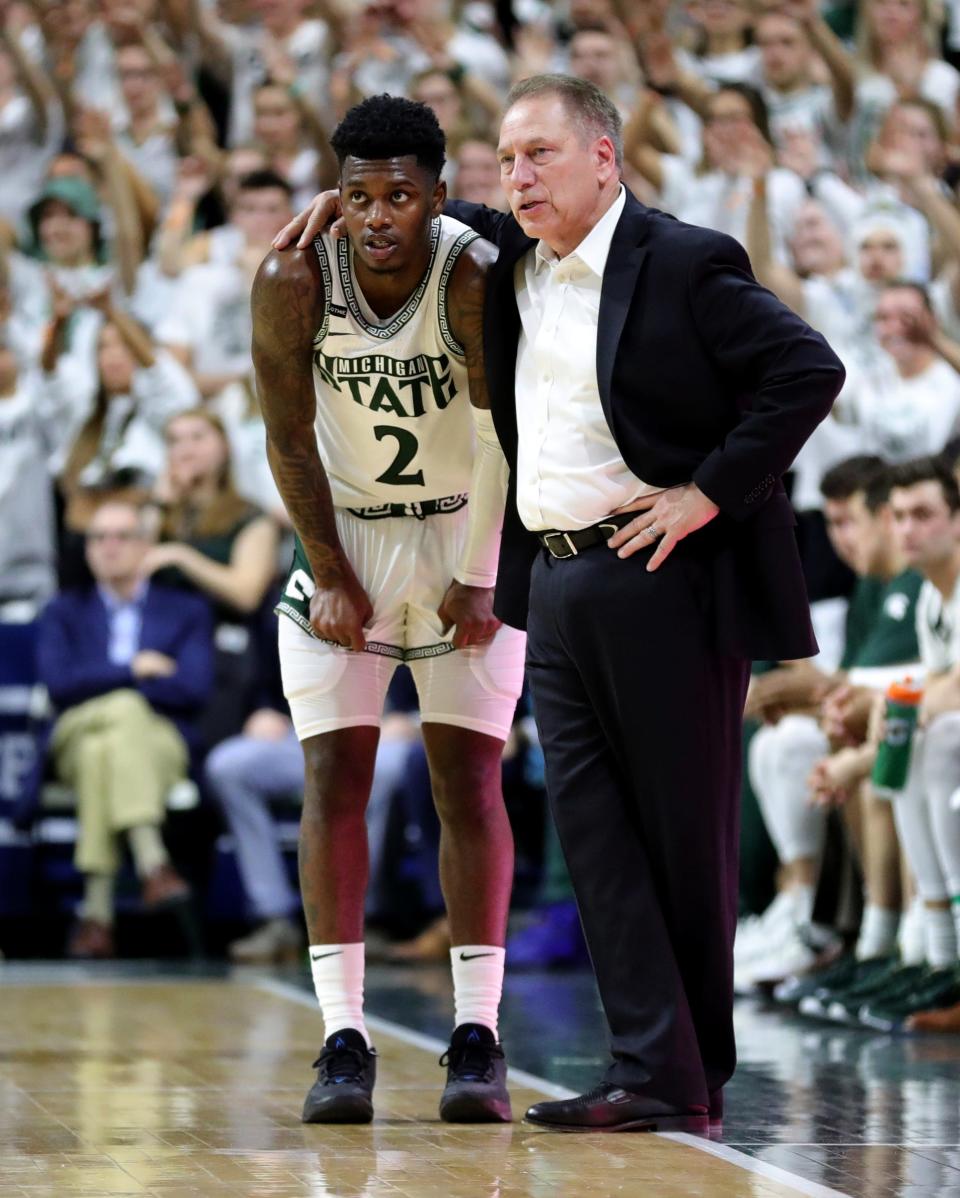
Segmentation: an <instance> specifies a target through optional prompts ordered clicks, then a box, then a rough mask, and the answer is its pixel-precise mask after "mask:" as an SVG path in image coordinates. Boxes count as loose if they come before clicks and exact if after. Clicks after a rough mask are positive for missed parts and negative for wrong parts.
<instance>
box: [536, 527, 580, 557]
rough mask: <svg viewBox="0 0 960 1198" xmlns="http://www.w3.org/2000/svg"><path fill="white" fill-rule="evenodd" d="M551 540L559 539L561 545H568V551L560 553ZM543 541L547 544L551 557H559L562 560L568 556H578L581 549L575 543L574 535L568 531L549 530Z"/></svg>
mask: <svg viewBox="0 0 960 1198" xmlns="http://www.w3.org/2000/svg"><path fill="white" fill-rule="evenodd" d="M551 541H559V542H560V544H561V545H564V546H565V547H566V550H567V552H566V553H560V552H559V551H558V550H556V549H554V547H553V545H552V544H551ZM543 543H544V545H545V546H546V549H547V552H548V553H549V554H550V556H551V557H556V558H559V559H560V560H561V561H563V560H565V559H566V558H568V557H576V556H577V554H578V553H579V552H580V550H579V549H578V548H577V547H576V545H574V543H573V537H571V536H570V534H569V533H568V532H548V533H544V535H543Z"/></svg>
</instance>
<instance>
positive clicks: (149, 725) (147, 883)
mask: <svg viewBox="0 0 960 1198" xmlns="http://www.w3.org/2000/svg"><path fill="white" fill-rule="evenodd" d="M150 544H151V538H150V536H149V534H148V533H147V531H146V528H145V526H144V522H143V515H142V512H141V511H139V510H138V509H137V508H136V507H135V506H133V505H132V504H128V503H117V502H110V503H106V504H104V505H103V506H102V507H101V508H100V509H99V510H98V511H97V512H96V514H95V515H94V517H93V519H92V521H91V523H90V527H89V530H88V532H87V545H86V556H87V563H88V565H89V567H90V572H91V574H92V575H93V585H92V586H91V587H89V588H88V589H85V590H79V589H78V590H73V591H64V592H63V593H61V594H60V595H58V596H57V597H56V598H55V599H53V601H52V602H51V603H50V605H49V606H48V607H47V609H46V610H45V611H44V613H43V616H42V617H41V621H40V633H39V644H38V663H39V672H40V680H41V681H42V682H43V683H44V685H45V686H46V687H47V689H48V691H49V693H50V699H51V702H52V704H53V706H54V708H55V710H56V712H57V717H58V718H57V720H56V723H55V724H54V727H53V731H52V733H51V737H50V745H49V750H50V756H51V759H52V762H53V765H54V769H55V772H56V775H57V777H58V778H59V779H61V780H62V781H64V782H66V783H68V784H69V785H70V786H71V787H72V788H73V789H74V791H75V792H76V801H77V822H78V825H79V831H78V836H77V845H76V854H75V862H76V866H77V869H78V870H79V871H80V872H81V873H82V874H83V876H84V897H83V902H82V904H81V906H80V909H79V911H78V921H77V924H76V926H75V928H74V930H73V933H72V935H71V939H70V944H69V946H68V953H69V955H70V956H72V957H111V956H113V955H114V944H113V887H114V878H115V876H116V873H117V870H118V869H119V866H120V862H121V860H122V853H123V848H124V845H125V844H126V845H128V846H129V848H130V852H131V855H132V857H133V862H134V866H135V868H136V871H137V875H138V877H139V878H140V880H141V883H142V887H143V901H144V903H145V905H147V906H148V907H159V906H163V905H166V904H169V903H175V902H178V901H183V900H184V899H185V898H186V897H187V895H188V888H187V884H186V883H185V882H184V880H183V879H182V878H181V877H180V876H179V875H178V874H177V873H176V871H175V870H174V868H173V866H172V865H171V864H170V860H169V857H168V855H167V851H166V848H165V847H164V843H163V838H162V836H161V831H160V829H161V825H162V823H163V819H164V814H165V806H166V796H167V794H168V792H169V791H170V789H171V787H173V786H174V785H175V784H176V783H177V782H181V781H183V780H184V779H185V778H186V776H187V772H188V769H189V762H190V753H191V750H193V749H195V748H196V747H197V743H196V742H197V736H196V732H195V729H194V727H193V721H194V720H195V718H196V716H197V715H198V714H199V711H200V708H201V707H202V706H203V703H204V702H205V700H206V698H207V695H208V693H209V691H210V687H211V684H212V680H213V655H212V642H211V623H210V613H209V610H208V608H207V605H206V602H205V600H203V599H201V598H200V597H199V596H194V595H187V594H184V593H183V592H181V591H170V590H167V589H165V588H164V587H161V586H158V585H156V584H155V583H153V582H151V581H149V580H148V579H145V578H143V576H142V574H141V564H142V562H143V559H144V556H145V554H146V552H147V550H148V549H149V548H150Z"/></svg>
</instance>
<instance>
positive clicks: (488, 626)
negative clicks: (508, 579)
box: [437, 580, 500, 649]
mask: <svg viewBox="0 0 960 1198" xmlns="http://www.w3.org/2000/svg"><path fill="white" fill-rule="evenodd" d="M437 615H438V616H439V617H440V620H441V622H442V626H443V631H444V632H445V633H446V632H447V631H448V630H449V629H450V628H456V631H455V632H454V634H453V647H454V648H455V649H463V648H465V647H466V646H467V645H482V644H483V643H484V641H489V640H490V638H491V637H492V636H493V634H494V633H495V632H496V631H497V629H498V628H499V627H500V621H499V620H498V619H497V617H496V616H495V615H494V614H493V587H469V586H467V585H466V584H465V583H462V582H457V581H456V580H454V581H453V582H451V583H450V585H449V586H448V587H447V593H446V594H445V595H444V597H443V602H442V603H441V604H440V606H439V607H438V608H437Z"/></svg>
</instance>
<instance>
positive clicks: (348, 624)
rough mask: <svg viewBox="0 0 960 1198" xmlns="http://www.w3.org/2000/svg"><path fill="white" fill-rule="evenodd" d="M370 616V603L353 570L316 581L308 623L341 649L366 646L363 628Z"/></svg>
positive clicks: (371, 606) (371, 611) (359, 648)
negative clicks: (333, 579) (338, 577)
mask: <svg viewBox="0 0 960 1198" xmlns="http://www.w3.org/2000/svg"><path fill="white" fill-rule="evenodd" d="M372 616H373V604H372V603H371V602H370V600H369V598H368V597H367V593H366V591H364V589H363V587H362V586H361V585H360V583H359V581H358V579H357V577H356V575H355V574H354V573H353V571H350V573H349V574H347V575H345V576H344V577H343V578H342V579H341V580H339V581H337V582H331V583H327V584H326V585H324V586H321V585H320V584H319V583H318V584H317V589H316V590H315V591H314V592H313V595H312V596H311V598H310V627H311V628H312V629H313V631H314V632H315V633H316V634H317V636H318V637H320V639H321V640H323V641H333V642H334V643H335V644H337V645H342V646H343V648H344V649H356V650H359V651H362V650H363V649H364V648H366V644H367V641H366V638H365V637H364V635H363V629H364V626H365V625H366V624H367V623H369V621H370V619H371V618H372Z"/></svg>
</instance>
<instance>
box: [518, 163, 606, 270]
mask: <svg viewBox="0 0 960 1198" xmlns="http://www.w3.org/2000/svg"><path fill="white" fill-rule="evenodd" d="M626 203H627V193H626V190H625V189H624V186H623V184H622V183H621V184H620V192H619V194H618V195H617V198H616V199H615V200H614V201H613V203H612V204H611V205H610V207H609V208H608V209H607V210H606V212H605V213H604V214H603V216H601V217H600V219H599V220H598V221H597V223H596V224H595V225H594V226H593V228H592V229H591V230H590V232H589V233H588V234H587V235H586V237H584V239H583V241H581V242H580V244H579V245H578V246H577V248H576V249H575V250H571V251H570V253H569V254H567V256H566V257H565V258H558V257H557V255H556V254H555V253H554V252H553V250H552V249H551V248H550V247H549V246H548V245H547V243H546V242H545V241H538V242H537V244H536V248H535V250H534V256H535V260H536V266H535V269H536V270H537V272H539V271H541V270H543V269H544V268H545V267H548V266H549V267H553V266H557V265H559V263H561V262H569V261H570V259H571V258H576V259H578V260H579V261H580V262H582V263H583V264H584V266H586V267H587V269H588V270H590V271H592V272H593V273H594V274H595V275H596V276H597V278H602V277H603V272H604V269H605V268H606V265H607V257H608V255H609V253H610V243H611V242H612V241H613V234H614V230H615V229H616V227H617V222H618V221H619V220H620V216H621V214H622V213H623V210H624V208H625V207H626Z"/></svg>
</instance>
